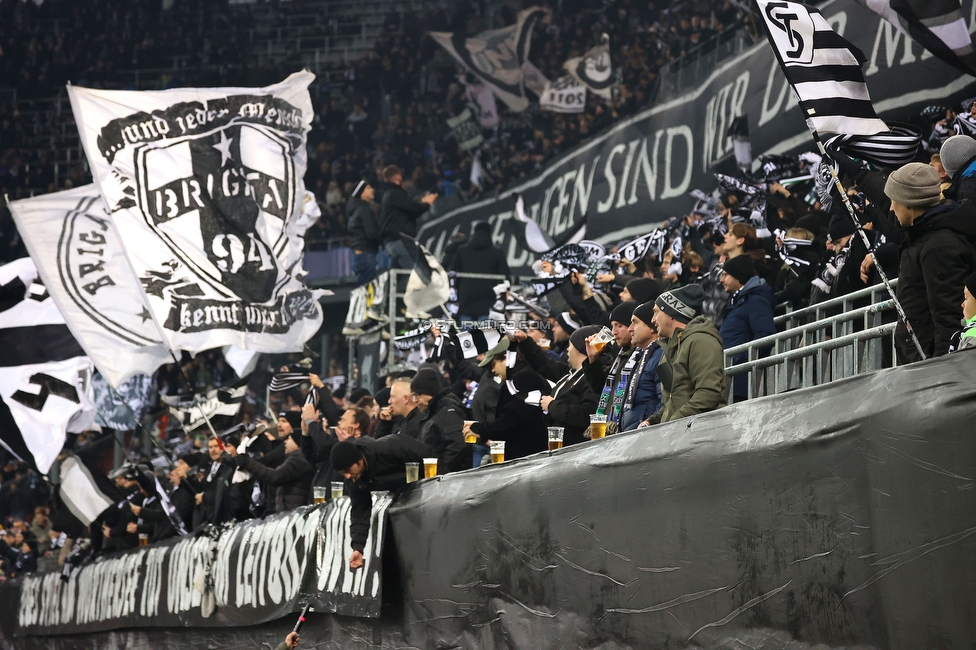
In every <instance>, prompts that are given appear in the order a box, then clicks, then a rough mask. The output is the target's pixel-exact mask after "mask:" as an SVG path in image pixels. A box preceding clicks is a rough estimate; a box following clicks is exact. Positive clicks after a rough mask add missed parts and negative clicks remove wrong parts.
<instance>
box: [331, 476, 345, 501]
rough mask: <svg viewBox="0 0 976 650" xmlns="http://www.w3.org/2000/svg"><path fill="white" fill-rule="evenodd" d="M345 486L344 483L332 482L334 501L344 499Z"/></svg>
mask: <svg viewBox="0 0 976 650" xmlns="http://www.w3.org/2000/svg"><path fill="white" fill-rule="evenodd" d="M344 487H345V484H344V483H343V482H342V481H332V500H333V501H335V500H336V499H341V498H342V493H343V488H344Z"/></svg>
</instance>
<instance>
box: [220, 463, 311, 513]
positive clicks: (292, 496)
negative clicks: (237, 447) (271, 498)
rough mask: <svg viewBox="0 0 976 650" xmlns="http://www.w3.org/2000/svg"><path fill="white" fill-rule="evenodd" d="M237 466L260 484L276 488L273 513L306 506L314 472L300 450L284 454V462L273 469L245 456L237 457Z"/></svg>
mask: <svg viewBox="0 0 976 650" xmlns="http://www.w3.org/2000/svg"><path fill="white" fill-rule="evenodd" d="M237 466H238V467H239V468H241V469H242V470H244V471H245V472H249V473H250V474H251V476H253V477H254V478H256V479H257V480H259V481H261V482H262V483H265V484H267V485H272V486H275V487H277V492H276V494H275V512H287V511H288V510H294V509H295V508H298V507H299V506H304V505H307V504H308V502H309V499H308V495H309V490H310V488H311V485H312V474H314V473H315V470H314V468H313V467H312V464H311V463H310V462H308V460H306V459H305V456H304V455H303V454H302V450H301V449H296V450H295V451H293V452H291V453H290V454H285V460H284V462H283V463H281V465H279V466H278V467H276V468H274V469H271V468H268V467H265V466H264V465H262V464H261V463H259V462H258V461H256V460H254V459H253V458H248V457H247V456H238V457H237Z"/></svg>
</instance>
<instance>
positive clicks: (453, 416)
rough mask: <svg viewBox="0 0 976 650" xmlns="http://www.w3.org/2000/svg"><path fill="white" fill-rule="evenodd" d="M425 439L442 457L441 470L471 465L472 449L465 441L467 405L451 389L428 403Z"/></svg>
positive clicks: (435, 454)
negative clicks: (465, 407)
mask: <svg viewBox="0 0 976 650" xmlns="http://www.w3.org/2000/svg"><path fill="white" fill-rule="evenodd" d="M427 413H428V415H427V419H426V420H424V422H423V429H422V434H421V435H422V437H421V440H422V441H423V443H424V444H425V445H427V446H428V447H429V448H430V450H431V451H432V452H433V454H434V456H437V459H438V469H439V473H441V474H446V473H447V472H457V471H459V470H462V469H470V468H471V452H470V451H469V450H468V449H467V445H466V444H464V433H463V429H464V406H463V405H462V404H461V400H460V398H458V396H457V395H454V394H453V393H451V389H450V388H445V389H444V390H442V391H441V392H439V393H438V394H437V395H436V396H435V397H434V398H433V399H431V400H430V403H429V404H428V405H427Z"/></svg>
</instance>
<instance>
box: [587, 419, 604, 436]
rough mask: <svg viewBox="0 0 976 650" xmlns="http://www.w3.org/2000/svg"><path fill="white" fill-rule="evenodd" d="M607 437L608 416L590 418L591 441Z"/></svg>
mask: <svg viewBox="0 0 976 650" xmlns="http://www.w3.org/2000/svg"><path fill="white" fill-rule="evenodd" d="M606 437H607V416H605V415H591V416H590V440H597V439H598V438H606Z"/></svg>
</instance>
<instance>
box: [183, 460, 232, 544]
mask: <svg viewBox="0 0 976 650" xmlns="http://www.w3.org/2000/svg"><path fill="white" fill-rule="evenodd" d="M226 458H230V456H229V455H228V456H226V457H225V460H223V461H222V462H221V463H220V467H219V468H217V471H216V472H215V474H214V475H213V476H211V475H210V470H211V469H212V467H213V461H211V462H210V463H206V464H205V465H204V470H205V473H204V478H203V481H201V482H200V488H199V489H202V490H203V502H202V503H201V504H200V505H199V506H197V508H196V511H195V512H194V514H193V528H195V529H196V528H199V527H200V526H202V525H204V524H214V525H217V524H221V523H223V522H225V521H230V520H231V519H232V518H233V510H234V508H233V504H232V502H231V489H230V486H231V483H230V481H231V479H232V478H233V477H234V469H235V465H234V464H233V463H232V462H228V461H227V460H226Z"/></svg>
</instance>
